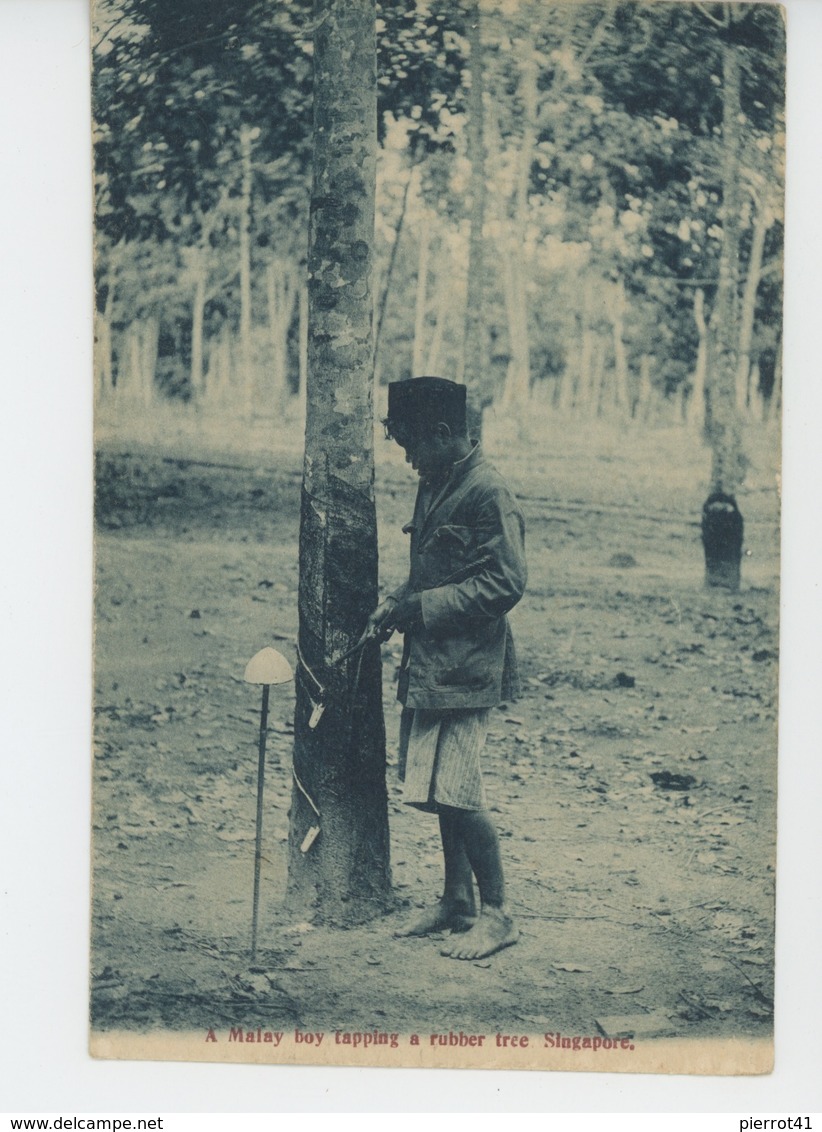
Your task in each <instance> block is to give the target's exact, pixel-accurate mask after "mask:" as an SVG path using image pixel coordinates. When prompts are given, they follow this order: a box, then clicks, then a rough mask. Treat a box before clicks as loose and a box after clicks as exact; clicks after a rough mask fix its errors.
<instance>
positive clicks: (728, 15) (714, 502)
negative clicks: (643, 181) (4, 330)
mask: <svg viewBox="0 0 822 1132" xmlns="http://www.w3.org/2000/svg"><path fill="white" fill-rule="evenodd" d="M735 7H736V6H735V5H731V4H725V5H724V10H725V19H726V22H727V24H728V29H729V30H730V24H731V22H732V21H733V20H734V8H735ZM739 92H740V68H739V59H738V58H737V49H736V47H735V46H734V45H733V44H732V43H731V42H729V36H728V35H725V36H724V37H723V42H722V158H723V160H722V246H721V250H720V257H719V281H718V285H717V289H716V301H715V304H714V311H713V318H712V325H713V327H714V333H715V341H714V350H713V351H712V359H711V360H712V363H713V364H712V367H711V369H712V372H711V382H710V395H711V420H710V442H711V449H712V457H713V459H712V465H711V489H710V492H709V494H708V499H707V500H706V501H705V505H704V507H703V515H702V541H703V546H704V549H705V582H706V585H708V586H721V587H724V588H726V589H730V590H737V589H739V582H740V566H741V562H742V529H743V527H742V516H741V514H740V513H739V509H738V507H737V503H736V492H737V489H738V488H739V486H740V484H741V482H742V477H743V471H744V463H743V455H742V444H741V437H740V422H739V415H738V413H737V407H736V377H737V368H738V345H739V337H738V334H739V331H738V313H739V302H738V294H737V274H738V270H739V235H740V224H739V206H740V200H739V149H740V133H739V114H740V106H739Z"/></svg>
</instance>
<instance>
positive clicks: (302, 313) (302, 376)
mask: <svg viewBox="0 0 822 1132" xmlns="http://www.w3.org/2000/svg"><path fill="white" fill-rule="evenodd" d="M299 303H300V306H299V311H298V315H297V317H298V319H299V325H298V334H299V355H300V356H299V377H298V381H299V385H298V388H297V404H298V405H299V406H300V409H301V413H302V415H303V416H304V415H305V394H306V389H307V388H308V287H307V286H306V285H305V284H303V285H302V286H301V287H300V298H299Z"/></svg>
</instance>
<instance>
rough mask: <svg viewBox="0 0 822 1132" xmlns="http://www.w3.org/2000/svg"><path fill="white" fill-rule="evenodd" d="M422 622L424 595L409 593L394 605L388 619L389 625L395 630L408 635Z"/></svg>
mask: <svg viewBox="0 0 822 1132" xmlns="http://www.w3.org/2000/svg"><path fill="white" fill-rule="evenodd" d="M421 620H422V595H421V594H418V593H409V594H406V595H405V597H403V598H401V599H400V600H399V601H397V602H395V603H394V607H393V609H392V610H391V612H390V614H389V618H388V624H389V625H391V627H392V628H393V629H399V631H400V632H401V633H407V632H408V630H409V629H411V628H413V626H414V625H416V624H417V623H419V622H420V621H421Z"/></svg>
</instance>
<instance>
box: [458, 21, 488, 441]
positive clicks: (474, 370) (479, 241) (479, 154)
mask: <svg viewBox="0 0 822 1132" xmlns="http://www.w3.org/2000/svg"><path fill="white" fill-rule="evenodd" d="M467 22H468V43H469V48H470V57H469V74H470V76H471V89H470V90H469V92H468V127H467V143H468V160H469V161H470V162H471V190H470V192H471V216H470V219H471V228H470V233H469V237H468V284H467V298H466V304H465V332H464V334H465V338H464V347H463V359H464V364H463V373H464V381H465V384H466V385H467V386H468V428H469V431H470V433H471V435H472V436H473V437H474V438H475V439H477V440H478V439H479V438H480V437H481V435H482V409H483V406H484V404H485V403H486V402H487V401H490V397H489V396H488V392H487V389H486V368H485V355H486V350H487V342H486V335H485V318H484V312H483V291H484V278H485V267H484V263H483V259H484V246H483V238H482V230H483V227H484V224H485V118H484V111H483V105H482V88H483V81H482V34H481V33H482V29H481V26H480V11H479V4H478V3H477V0H468V6H467Z"/></svg>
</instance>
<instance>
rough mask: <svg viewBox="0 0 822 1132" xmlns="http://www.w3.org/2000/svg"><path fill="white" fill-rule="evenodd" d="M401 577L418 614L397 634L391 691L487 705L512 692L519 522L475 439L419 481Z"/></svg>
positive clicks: (435, 702)
mask: <svg viewBox="0 0 822 1132" xmlns="http://www.w3.org/2000/svg"><path fill="white" fill-rule="evenodd" d="M403 529H404V530H405V531H406V532H409V533H410V535H411V569H410V573H409V579H408V581H407V582H406V584H405V585H404V586H402V587H401V588H400V590H398V591H397V592H396V593H395V594H394V597H396V598H399V597H401V596H402V595H403V594H404V593H408V592H416V593H421V594H422V624H421V625H417V626H415V627H414V628H413V629H412V630H410V631H409V632H407V633H406V634H405V648H404V650H403V657H402V664H401V666H400V678H399V687H398V690H397V698H398V699H399V700H400V702H401V703H403V704H405V705H406V706H407V707H411V708H428V709H438V710H441V709H444V708H481V707H494V706H496V705H497V704H499V703H500V702H501V701H502V700H508V699H513V698H515V697H516V695H517V693H518V690H519V689H518V678H517V671H516V658H515V654H514V642H513V638H512V637H511V630H510V628H509V627H508V619H507V617H506V616H505V614H506V613H507V612H508V610H509V609H511V608H513V606H515V605H516V603H517V602H518V601H519V599H520V598H521V597H522V594H523V592H524V590H525V583H526V580H527V567H526V563H525V537H524V530H525V524H524V521H523V517H522V513H521V511H520V509H519V507H518V506H517V503H516V500H515V499H514V497H513V495H512V493H511V490H510V489H509V487H508V486H507V484H506V483H505V481H504V480H503V478H502V476H500V474H499V473H498V472H497V471H496V469H495V468H494V467H493V465H491V464H490V463H489V462H488V461H487V460H486V459H485V458H484V456H483V455H482V453H481V451H480V449H479V447H476V448H474V450H473V451H472V452H471V453H470V454H469V455H468V456H467V457H466V458H465V459H464V460H460V461H458V463H456V464H455V465H454V467H453V469H452V471H451V474H450V475H449V477H448V480H447V481H446V483H445V485H444V486H443V487H441V488H439V489H438V490H435V491H433V494H432V490H431V488H429V487H426V486H424V485H422V484H421V485H420V488H419V491H418V493H417V503H416V507H415V509H414V518H413V520H412V522H411V523H410V524H409V525H408V526H407V527H405V528H403Z"/></svg>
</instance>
